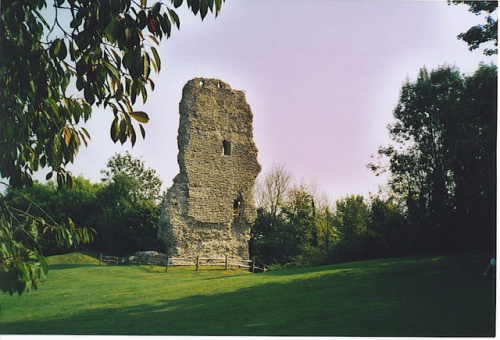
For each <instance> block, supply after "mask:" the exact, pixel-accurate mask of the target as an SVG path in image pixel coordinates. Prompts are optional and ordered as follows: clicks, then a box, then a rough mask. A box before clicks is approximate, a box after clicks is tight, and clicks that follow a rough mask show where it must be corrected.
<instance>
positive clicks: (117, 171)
mask: <svg viewBox="0 0 500 340" xmlns="http://www.w3.org/2000/svg"><path fill="white" fill-rule="evenodd" d="M101 174H103V176H104V177H103V178H102V181H103V182H104V183H109V182H118V181H120V178H122V177H121V176H124V177H123V178H124V179H126V180H128V181H129V182H130V188H128V189H127V191H124V193H126V197H127V199H130V200H132V202H137V201H139V200H149V201H152V202H157V201H159V199H160V190H161V185H162V181H161V179H160V178H159V177H158V175H157V174H156V171H155V170H154V169H147V168H146V167H145V164H144V162H143V161H141V160H140V159H135V158H133V157H132V155H130V153H129V152H128V151H127V152H125V155H124V156H122V155H120V154H115V155H114V156H113V157H111V158H110V159H109V161H108V164H107V169H105V170H102V171H101Z"/></svg>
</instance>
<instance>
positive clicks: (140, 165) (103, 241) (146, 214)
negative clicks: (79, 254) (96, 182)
mask: <svg viewBox="0 0 500 340" xmlns="http://www.w3.org/2000/svg"><path fill="white" fill-rule="evenodd" d="M101 173H102V174H103V175H104V177H103V178H102V180H103V187H102V189H101V190H100V191H99V192H98V193H97V198H96V200H97V202H98V211H97V213H96V214H95V216H94V218H92V225H93V226H94V227H95V229H96V230H97V231H98V233H99V234H98V236H97V237H96V241H95V248H97V249H99V250H100V251H102V252H105V253H108V254H114V255H120V256H121V255H127V254H131V253H133V252H135V251H138V250H163V247H162V246H161V242H160V241H158V240H157V239H156V234H157V230H156V224H157V221H158V218H159V214H160V204H159V197H160V190H161V185H162V181H161V180H160V178H159V177H158V176H157V175H156V172H155V171H154V170H153V169H149V168H146V166H145V164H144V162H143V161H141V160H139V159H136V158H133V157H132V156H131V155H130V154H129V153H128V152H127V153H126V154H125V155H123V156H122V155H120V154H115V155H114V156H113V157H111V158H110V159H109V161H108V164H107V168H106V169H105V170H103V171H101Z"/></svg>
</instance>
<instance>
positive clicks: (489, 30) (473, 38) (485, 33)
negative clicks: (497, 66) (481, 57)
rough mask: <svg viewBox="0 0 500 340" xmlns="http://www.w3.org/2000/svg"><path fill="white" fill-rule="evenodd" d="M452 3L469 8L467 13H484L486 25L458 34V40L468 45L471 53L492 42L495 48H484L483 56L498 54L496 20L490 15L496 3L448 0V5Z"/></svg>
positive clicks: (494, 9) (496, 5)
mask: <svg viewBox="0 0 500 340" xmlns="http://www.w3.org/2000/svg"><path fill="white" fill-rule="evenodd" d="M451 2H453V3H454V4H455V5H456V4H465V5H467V6H469V12H471V13H474V14H476V15H481V14H483V13H485V20H486V23H485V24H483V25H476V26H473V27H471V28H469V30H468V31H467V32H464V33H460V34H459V35H458V39H460V40H463V41H465V42H466V43H467V45H469V50H470V51H473V50H475V49H477V48H479V46H480V45H481V44H484V43H487V42H490V41H491V42H493V43H494V46H495V48H485V49H484V51H483V53H484V54H485V55H494V54H498V49H497V48H496V47H497V46H498V19H495V18H494V17H493V16H492V14H493V12H495V11H496V9H497V7H498V1H456V0H453V1H451V0H448V3H451Z"/></svg>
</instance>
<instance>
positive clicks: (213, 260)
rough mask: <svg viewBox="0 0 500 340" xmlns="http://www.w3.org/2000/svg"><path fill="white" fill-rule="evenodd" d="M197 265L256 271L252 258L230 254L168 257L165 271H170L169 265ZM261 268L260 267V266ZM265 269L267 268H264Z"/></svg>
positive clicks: (198, 266) (197, 268)
mask: <svg viewBox="0 0 500 340" xmlns="http://www.w3.org/2000/svg"><path fill="white" fill-rule="evenodd" d="M193 265H194V266H195V268H196V270H199V269H200V267H203V266H207V267H208V266H216V267H224V269H225V270H228V269H229V268H230V267H236V268H244V269H251V270H252V272H255V269H256V268H257V267H255V261H252V260H242V259H235V258H230V257H229V256H227V255H226V256H224V257H200V256H196V257H194V258H193V257H189V258H180V257H167V261H166V265H165V271H166V272H168V267H169V266H193ZM259 269H260V268H259ZM263 270H265V268H264V269H263Z"/></svg>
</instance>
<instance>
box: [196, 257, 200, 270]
mask: <svg viewBox="0 0 500 340" xmlns="http://www.w3.org/2000/svg"><path fill="white" fill-rule="evenodd" d="M199 265H200V256H199V255H197V256H196V271H198V266H199Z"/></svg>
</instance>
